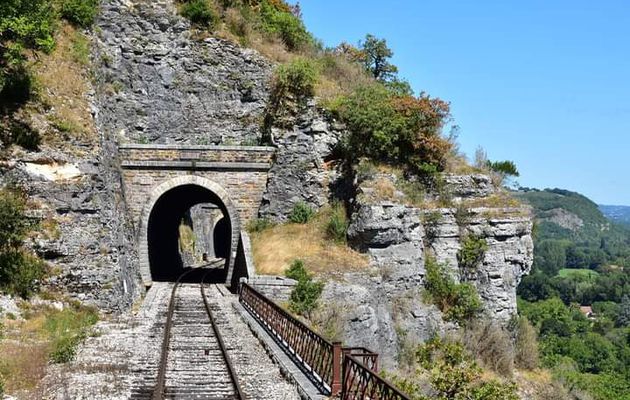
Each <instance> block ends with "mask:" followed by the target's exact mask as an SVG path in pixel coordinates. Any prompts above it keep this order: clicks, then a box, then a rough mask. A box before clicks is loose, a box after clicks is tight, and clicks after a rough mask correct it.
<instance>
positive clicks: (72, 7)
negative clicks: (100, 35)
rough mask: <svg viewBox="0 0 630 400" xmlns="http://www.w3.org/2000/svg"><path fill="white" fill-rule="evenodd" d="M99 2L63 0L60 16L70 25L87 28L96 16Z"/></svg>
mask: <svg viewBox="0 0 630 400" xmlns="http://www.w3.org/2000/svg"><path fill="white" fill-rule="evenodd" d="M98 6H99V0H63V2H62V3H61V16H62V17H63V18H64V19H66V20H67V21H69V22H70V23H72V24H74V25H76V26H79V27H82V28H88V27H90V26H91V25H92V24H93V23H94V18H96V15H97V14H98Z"/></svg>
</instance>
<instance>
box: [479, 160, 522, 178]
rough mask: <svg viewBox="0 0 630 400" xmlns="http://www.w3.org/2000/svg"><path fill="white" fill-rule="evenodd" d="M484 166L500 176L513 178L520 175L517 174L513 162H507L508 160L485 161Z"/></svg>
mask: <svg viewBox="0 0 630 400" xmlns="http://www.w3.org/2000/svg"><path fill="white" fill-rule="evenodd" d="M486 165H487V166H488V168H490V169H491V170H493V171H494V172H497V173H499V174H502V175H504V176H515V177H518V176H520V173H519V172H518V169H517V168H516V164H514V161H509V160H505V161H490V160H487V161H486Z"/></svg>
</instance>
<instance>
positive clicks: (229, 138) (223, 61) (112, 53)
mask: <svg viewBox="0 0 630 400" xmlns="http://www.w3.org/2000/svg"><path fill="white" fill-rule="evenodd" d="M102 3H103V4H102V12H101V15H100V16H99V18H98V21H97V31H98V32H99V33H98V34H97V39H98V46H97V51H96V55H95V62H96V63H98V64H99V73H98V74H97V76H98V79H99V87H100V89H99V93H100V94H101V96H100V100H101V101H100V102H99V103H100V104H99V110H100V118H101V121H102V123H103V125H102V127H103V132H104V133H105V134H107V135H112V136H113V137H115V138H116V139H117V140H119V141H121V142H125V141H128V142H135V143H141V142H151V143H187V144H219V143H224V144H243V143H252V144H255V143H256V142H257V141H258V140H259V139H260V128H259V127H260V124H261V122H262V113H263V111H264V108H265V104H266V100H267V85H268V81H269V77H270V74H271V63H270V62H268V61H267V60H266V59H265V58H263V57H261V56H260V55H259V54H258V53H257V52H255V51H254V50H250V49H243V48H240V47H238V46H235V45H233V44H232V43H230V42H228V41H225V40H221V39H217V38H206V39H204V40H199V38H194V37H193V35H194V33H193V31H191V30H190V24H189V23H188V22H187V21H186V20H185V19H184V18H182V17H180V16H178V15H177V12H176V10H175V3H174V2H173V1H171V0H158V1H126V0H106V1H103V2H102Z"/></svg>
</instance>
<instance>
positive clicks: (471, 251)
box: [457, 235, 488, 272]
mask: <svg viewBox="0 0 630 400" xmlns="http://www.w3.org/2000/svg"><path fill="white" fill-rule="evenodd" d="M487 250H488V244H487V243H486V240H485V239H483V238H480V237H477V236H475V235H466V236H465V237H464V239H463V240H462V248H461V249H460V250H459V251H458V252H457V262H458V263H459V266H460V268H462V269H463V270H464V271H467V272H470V271H475V270H476V269H477V267H478V266H479V264H480V263H481V262H482V261H483V257H484V255H485V254H486V251H487Z"/></svg>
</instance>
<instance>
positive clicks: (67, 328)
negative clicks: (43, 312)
mask: <svg viewBox="0 0 630 400" xmlns="http://www.w3.org/2000/svg"><path fill="white" fill-rule="evenodd" d="M97 321H98V313H97V311H96V310H95V309H93V308H89V307H84V306H81V305H79V304H72V305H71V306H69V307H66V308H64V309H63V310H62V311H55V312H52V313H50V314H49V315H48V316H47V317H46V322H45V329H46V331H47V333H48V335H49V337H50V338H52V339H53V341H52V349H51V351H50V354H49V357H50V360H51V361H52V362H55V363H66V362H69V361H72V360H73V359H74V357H75V355H76V351H77V347H78V345H79V344H80V343H81V342H82V341H83V340H84V339H85V338H87V336H88V335H89V334H90V332H91V327H92V326H93V325H94V324H95V323H96V322H97Z"/></svg>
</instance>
